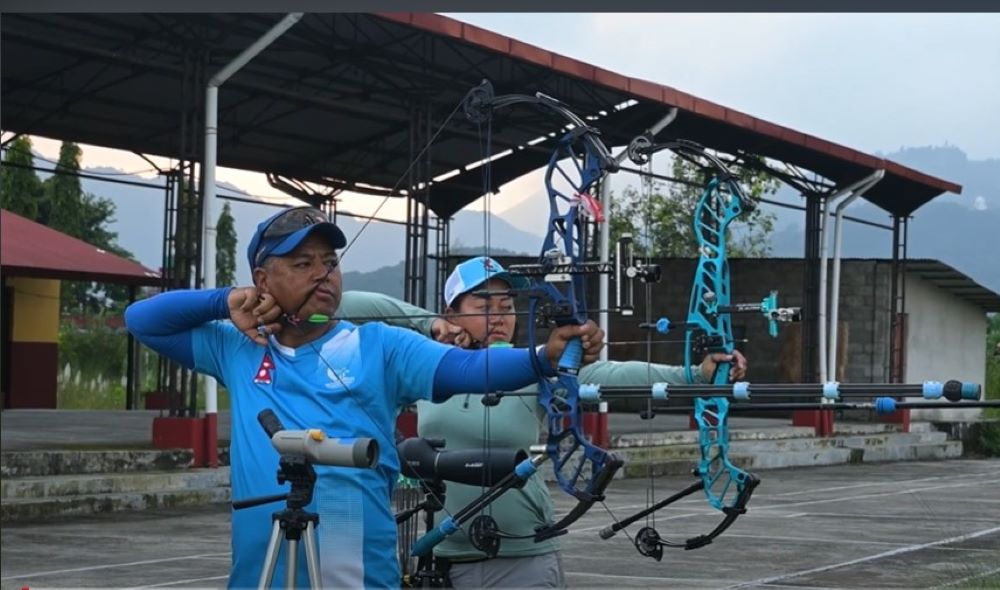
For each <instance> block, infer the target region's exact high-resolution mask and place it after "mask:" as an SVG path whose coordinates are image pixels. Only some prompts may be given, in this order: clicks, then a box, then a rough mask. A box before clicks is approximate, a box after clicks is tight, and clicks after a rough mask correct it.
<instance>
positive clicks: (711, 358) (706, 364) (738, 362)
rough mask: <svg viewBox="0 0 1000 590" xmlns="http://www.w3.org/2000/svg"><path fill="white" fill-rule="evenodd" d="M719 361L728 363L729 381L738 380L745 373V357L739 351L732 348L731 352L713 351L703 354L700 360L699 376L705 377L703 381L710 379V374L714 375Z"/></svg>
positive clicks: (744, 375)
mask: <svg viewBox="0 0 1000 590" xmlns="http://www.w3.org/2000/svg"><path fill="white" fill-rule="evenodd" d="M719 363H730V365H729V380H730V381H739V380H741V379H743V378H744V377H746V375H747V359H746V357H745V356H743V354H742V353H741V352H740V351H738V350H734V351H733V354H726V353H724V352H714V353H712V354H708V355H705V358H704V359H703V360H702V361H701V369H700V370H701V376H702V377H703V378H704V379H705V381H707V382H711V381H712V376H713V375H715V367H716V366H717V365H718V364H719Z"/></svg>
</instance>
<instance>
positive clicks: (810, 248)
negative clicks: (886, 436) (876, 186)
mask: <svg viewBox="0 0 1000 590" xmlns="http://www.w3.org/2000/svg"><path fill="white" fill-rule="evenodd" d="M822 201H823V199H821V198H818V197H817V196H816V195H806V233H805V252H804V254H805V255H804V259H803V262H804V264H805V268H804V269H803V273H802V275H803V277H802V280H803V284H802V292H803V295H804V296H803V299H802V324H801V325H802V382H803V383H811V382H813V381H815V380H816V375H817V366H818V365H817V364H816V363H817V361H818V362H823V360H822V359H817V350H816V348H817V338H816V333H817V324H816V322H817V320H818V317H819V285H820V274H819V272H820V269H819V258H820V256H819V253H820V238H821V236H822V227H821V224H822V223H823V220H822V209H823V207H822ZM821 415H822V412H821V411H820V410H795V411H793V412H792V425H794V426H811V427H813V428H814V429H815V430H816V436H823V435H824V434H825V428H824V424H823V421H822V419H821Z"/></svg>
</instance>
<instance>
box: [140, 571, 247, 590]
mask: <svg viewBox="0 0 1000 590" xmlns="http://www.w3.org/2000/svg"><path fill="white" fill-rule="evenodd" d="M228 578H229V575H228V574H227V575H225V576H212V577H210V578H188V579H187V580H174V581H173V582H160V583H159V584H150V585H148V586H135V587H133V588H128V590H142V589H143V588H164V587H166V586H176V585H177V584H189V583H191V582H210V581H212V580H226V579H228Z"/></svg>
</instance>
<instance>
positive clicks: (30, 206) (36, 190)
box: [0, 135, 44, 220]
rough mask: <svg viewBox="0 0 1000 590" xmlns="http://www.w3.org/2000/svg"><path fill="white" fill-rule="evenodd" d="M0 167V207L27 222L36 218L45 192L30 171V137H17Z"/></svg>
mask: <svg viewBox="0 0 1000 590" xmlns="http://www.w3.org/2000/svg"><path fill="white" fill-rule="evenodd" d="M3 163H4V165H3V166H2V167H0V207H2V208H4V209H7V210H8V211H11V212H13V213H17V214H18V215H21V216H23V217H27V218H28V219H35V220H37V219H38V212H39V205H40V204H41V202H42V198H43V194H44V190H43V188H42V181H41V180H39V178H38V175H37V174H35V171H34V170H32V169H31V167H32V166H34V165H35V162H34V157H33V156H32V155H31V138H30V137H29V136H27V135H21V136H18V137H17V138H16V139H14V140H13V141H11V142H10V143H9V144H8V145H7V148H6V153H5V154H4V158H3Z"/></svg>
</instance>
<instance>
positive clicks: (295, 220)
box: [247, 207, 347, 270]
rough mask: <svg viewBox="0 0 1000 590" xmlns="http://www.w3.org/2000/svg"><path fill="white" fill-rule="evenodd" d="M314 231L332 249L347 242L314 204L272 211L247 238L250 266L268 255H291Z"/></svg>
mask: <svg viewBox="0 0 1000 590" xmlns="http://www.w3.org/2000/svg"><path fill="white" fill-rule="evenodd" d="M313 234H319V235H320V236H322V237H323V238H325V239H326V240H327V241H328V242H329V243H330V245H331V246H333V248H334V249H340V248H343V247H344V246H346V245H347V238H345V237H344V232H342V231H340V228H339V227H337V226H336V225H335V224H333V223H332V222H331V221H330V220H329V219H328V218H327V216H326V213H323V212H322V211H320V210H319V209H316V208H315V207H294V208H292V209H285V210H284V211H279V212H278V213H275V214H274V215H272V216H271V217H268V218H267V219H265V220H264V221H262V222H260V224H258V225H257V231H256V232H254V234H253V238H252V239H251V240H250V245H249V246H248V247H247V260H248V261H249V262H250V269H251V270H252V269H254V268H257V267H258V266H260V265H261V264H262V263H263V262H264V260H265V259H267V258H268V257H269V256H285V255H287V254H290V253H291V252H292V250H294V249H296V248H298V247H299V245H300V244H301V243H302V242H304V241H305V239H306V238H308V237H309V236H311V235H313Z"/></svg>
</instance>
